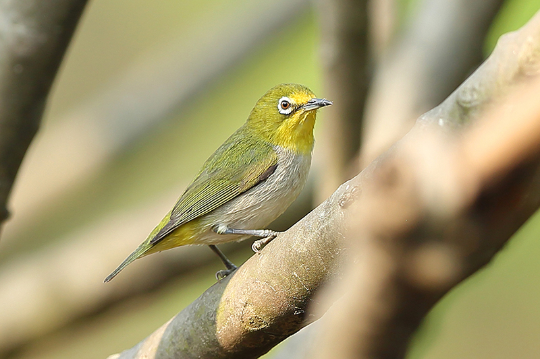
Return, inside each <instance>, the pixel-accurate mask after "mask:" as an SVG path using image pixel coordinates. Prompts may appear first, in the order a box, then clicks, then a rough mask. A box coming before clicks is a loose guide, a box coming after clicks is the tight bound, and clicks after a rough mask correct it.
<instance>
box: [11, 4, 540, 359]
mask: <svg viewBox="0 0 540 359" xmlns="http://www.w3.org/2000/svg"><path fill="white" fill-rule="evenodd" d="M419 1H420V0H418V1H413V0H407V1H401V2H399V7H398V10H399V12H398V14H397V15H398V17H399V23H400V25H399V26H401V27H406V26H407V22H408V21H410V19H412V18H414V16H413V15H414V13H415V11H416V9H417V6H418V2H419ZM539 9H540V0H508V1H506V2H505V5H504V6H503V8H502V10H501V11H500V13H499V14H498V15H497V18H496V20H495V21H494V23H493V25H492V27H491V29H490V32H489V35H488V36H487V38H486V40H485V51H484V52H485V56H487V55H489V53H490V51H491V50H492V49H493V47H494V46H495V43H496V41H497V39H498V37H499V36H500V35H501V34H503V33H505V32H508V31H511V30H514V29H517V28H519V27H520V26H521V25H523V24H524V23H525V22H526V21H527V20H528V19H529V18H530V17H531V16H532V15H533V14H534V13H535V12H536V11H538V10H539ZM456 26H459V24H456ZM320 38H321V28H320V21H319V14H318V12H317V8H316V6H314V5H313V4H311V3H310V2H309V1H306V0H294V1H285V0H276V1H272V2H267V1H263V0H182V1H178V0H157V1H152V2H149V1H143V0H129V1H128V0H93V1H91V2H90V3H89V6H88V8H87V9H86V11H85V13H84V16H83V18H82V21H81V23H80V24H79V27H78V30H77V32H76V35H75V37H74V40H73V42H72V44H71V46H70V49H69V51H68V54H67V56H66V58H65V60H64V62H63V65H62V68H61V71H60V74H59V76H58V78H57V80H56V83H55V85H54V89H53V92H52V94H51V97H50V101H49V103H48V107H47V112H46V117H45V119H44V121H43V124H42V128H41V130H40V132H39V134H38V136H37V138H36V139H35V140H34V142H33V144H32V146H31V148H30V150H29V152H28V154H27V156H26V158H25V160H24V162H23V166H22V168H21V170H20V172H19V176H18V179H17V182H16V185H15V188H14V191H13V193H12V197H11V201H10V209H11V211H12V213H13V217H12V218H11V219H10V221H9V222H8V223H7V225H6V226H5V228H4V231H3V233H2V239H1V241H0V357H6V358H13V359H15V358H17V359H22V358H25V359H31V358H36V359H37V358H40V359H42V358H81V359H84V358H103V357H106V356H107V355H109V354H113V353H116V352H119V351H121V350H123V349H126V348H129V347H131V346H133V345H135V344H136V343H137V342H139V341H140V340H141V339H143V338H144V337H146V336H147V335H148V334H150V333H151V332H152V331H154V330H155V329H156V328H157V327H159V326H160V325H161V324H163V323H164V322H166V321H167V320H168V319H170V318H171V317H172V316H174V315H175V314H176V313H177V312H179V311H180V310H182V309H183V308H184V307H185V306H187V305H188V304H189V303H190V302H191V301H193V300H194V299H195V298H197V297H198V296H199V295H200V294H201V293H202V292H204V290H205V289H206V288H208V287H209V286H211V285H212V284H213V283H214V282H215V279H214V273H215V272H216V271H217V270H219V269H221V263H220V262H219V260H218V259H217V258H215V257H214V256H213V255H212V253H211V252H210V251H209V250H208V249H207V248H204V247H185V248H180V249H176V250H173V251H169V252H166V253H161V254H158V255H154V256H151V257H147V258H144V259H141V260H139V261H136V262H135V263H134V264H132V265H131V266H130V267H128V268H127V269H126V270H125V271H124V272H122V274H121V275H119V276H118V278H116V279H115V280H114V281H112V282H111V283H108V284H103V283H102V280H103V278H104V277H105V276H106V275H107V274H108V273H109V272H110V271H111V270H112V269H114V268H115V267H116V265H117V264H118V263H120V261H121V260H122V259H123V258H124V257H125V256H127V255H128V254H129V253H130V252H131V251H132V250H133V249H134V248H135V247H136V245H137V244H138V243H139V242H141V241H142V240H143V239H144V238H145V237H146V235H147V234H148V233H149V232H150V231H151V230H152V228H153V226H154V225H155V224H157V223H158V222H159V220H160V219H161V217H162V216H163V215H164V214H165V213H166V212H167V211H168V210H169V209H170V208H171V206H172V205H173V204H174V203H175V201H176V198H177V197H178V196H179V195H180V194H181V193H182V191H183V189H184V188H185V187H186V186H187V184H188V183H189V181H190V180H191V178H192V177H193V176H194V175H195V174H196V173H197V171H198V169H199V167H200V166H201V164H202V163H203V161H204V160H205V159H206V158H207V157H208V156H209V155H210V154H211V153H212V152H213V151H214V150H215V149H216V148H217V147H218V146H219V145H220V144H221V143H222V142H223V141H224V140H225V139H226V138H227V137H228V136H229V135H230V134H231V133H232V132H234V130H235V129H236V128H238V127H239V126H240V125H241V124H242V123H243V122H244V121H245V119H246V117H247V115H248V114H249V111H250V110H251V108H252V106H253V105H254V103H255V102H256V100H257V99H258V98H259V97H260V96H261V95H262V94H263V93H264V92H265V91H266V90H268V89H269V88H271V87H272V86H274V85H276V84H278V83H282V82H297V83H302V84H305V85H307V86H308V87H310V88H311V89H312V90H313V91H314V92H315V93H316V94H317V95H319V96H321V97H323V96H325V89H324V87H323V84H322V82H323V81H322V68H321V63H320V48H319V42H320ZM332 100H334V101H339V99H332ZM322 121H325V116H324V112H321V115H320V116H319V124H320V123H321V122H322ZM320 131H321V129H320V126H318V127H317V128H316V137H317V136H318V135H319V134H320ZM317 158H318V152H317V150H316V152H315V156H314V167H315V168H314V169H313V171H312V174H311V177H312V178H311V180H310V184H309V185H308V188H307V189H306V191H305V192H304V193H303V195H302V196H301V198H300V199H299V200H298V202H297V203H295V205H293V207H292V208H291V209H290V210H289V211H288V212H287V214H286V215H285V216H284V217H285V218H283V219H281V220H280V221H278V223H276V224H275V225H274V226H273V228H274V229H283V228H287V226H288V225H290V224H291V223H294V221H295V220H296V219H297V218H299V217H301V216H302V214H304V213H305V212H306V211H307V210H308V209H309V208H310V206H312V205H313V201H314V200H313V198H312V196H311V195H310V193H311V191H310V189H311V188H312V183H313V182H314V181H316V180H317V173H318V172H320V170H319V169H318V166H317V161H318V160H317ZM539 234H540V218H538V216H537V218H532V219H531V220H530V221H529V222H528V223H527V224H526V225H525V227H524V228H522V229H521V230H520V231H519V233H517V234H516V235H515V237H514V238H513V239H512V240H511V241H510V243H509V245H508V246H507V247H506V248H505V249H504V250H503V251H502V252H501V253H500V254H499V255H498V256H497V257H496V259H495V260H494V261H493V262H492V263H491V264H490V265H489V266H488V267H487V268H485V269H484V270H482V271H481V272H479V273H477V274H476V275H475V276H473V277H472V278H470V279H469V280H467V281H466V282H464V283H463V284H462V285H460V286H459V287H458V288H456V289H455V290H453V291H452V292H451V293H449V295H447V296H446V297H445V298H444V299H443V300H442V301H441V302H440V303H439V304H438V305H437V306H436V308H434V310H433V311H432V313H431V314H430V315H429V317H428V318H427V320H426V321H425V323H424V324H423V326H422V329H421V331H420V332H419V333H418V335H417V337H416V338H415V341H414V343H413V345H412V347H411V349H410V353H409V358H411V359H413V358H414V359H431V358H433V359H434V358H540V340H538V339H539V338H540V261H538V258H539V257H540V241H538V236H539ZM225 249H226V252H228V253H229V254H230V256H231V258H232V259H233V261H235V262H236V263H237V264H238V263H242V262H243V261H245V260H246V259H247V258H248V257H249V256H250V255H251V254H252V253H251V251H250V243H247V242H246V243H241V244H238V245H228V246H225ZM286 343H287V341H286V342H285V343H284V344H282V345H287V344H286ZM279 350H280V347H279V346H278V347H277V348H275V349H274V350H272V351H271V352H270V353H269V354H267V355H266V356H265V358H271V357H272V356H273V355H275V354H276V353H279Z"/></svg>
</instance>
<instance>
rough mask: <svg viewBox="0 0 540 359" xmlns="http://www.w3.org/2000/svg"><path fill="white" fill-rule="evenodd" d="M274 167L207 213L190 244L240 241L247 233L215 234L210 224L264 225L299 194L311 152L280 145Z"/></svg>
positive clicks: (253, 226)
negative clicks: (232, 197) (197, 234)
mask: <svg viewBox="0 0 540 359" xmlns="http://www.w3.org/2000/svg"><path fill="white" fill-rule="evenodd" d="M274 149H275V150H276V152H277V155H278V164H277V168H276V171H275V172H274V173H273V174H272V175H271V176H270V177H268V178H267V179H266V180H265V181H264V182H263V183H260V184H258V185H257V186H255V187H253V188H252V189H250V190H248V191H247V192H245V193H243V194H241V195H240V196H238V197H236V198H235V199H233V200H231V201H230V202H228V203H226V204H224V205H223V206H221V207H219V208H217V209H216V210H214V211H212V212H210V213H209V214H207V215H206V216H205V218H204V222H203V228H204V232H203V233H202V234H201V235H200V236H198V238H197V241H196V242H194V243H193V244H219V243H224V242H230V241H239V240H243V239H246V238H249V237H250V236H245V235H230V234H228V235H223V234H217V233H215V232H214V231H213V228H215V227H217V226H220V227H223V226H227V227H228V228H233V229H265V228H266V226H268V225H269V224H270V223H271V222H272V221H274V220H275V219H276V218H277V217H279V216H280V215H281V214H282V213H283V212H285V210H286V209H287V208H288V207H289V206H290V205H291V203H292V202H293V201H294V200H295V199H296V198H297V197H298V195H299V194H300V191H301V190H302V188H303V187H304V184H305V183H306V180H307V175H308V172H309V167H310V165H311V154H310V155H300V154H296V153H294V152H292V151H290V150H286V149H284V148H281V147H279V146H275V147H274Z"/></svg>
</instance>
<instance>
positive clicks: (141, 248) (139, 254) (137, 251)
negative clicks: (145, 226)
mask: <svg viewBox="0 0 540 359" xmlns="http://www.w3.org/2000/svg"><path fill="white" fill-rule="evenodd" d="M148 249H149V248H148V245H146V246H145V245H144V244H143V245H141V246H139V248H137V249H135V251H134V252H133V253H131V254H130V255H129V256H128V257H127V258H126V259H125V260H124V261H123V262H122V263H121V264H120V265H119V266H118V268H116V269H115V270H114V271H113V272H112V273H111V274H109V275H108V276H107V278H105V280H104V281H103V282H104V283H107V282H110V281H111V280H112V279H113V278H114V277H116V276H117V275H118V273H120V272H121V271H122V269H124V268H126V267H127V265H128V264H130V263H131V262H133V261H134V260H135V259H138V258H140V257H142V256H143V255H144V253H145V252H146V251H147V250H148Z"/></svg>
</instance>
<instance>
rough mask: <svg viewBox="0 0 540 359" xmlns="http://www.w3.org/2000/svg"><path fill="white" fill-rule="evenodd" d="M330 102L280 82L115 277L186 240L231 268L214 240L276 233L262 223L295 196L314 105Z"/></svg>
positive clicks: (307, 153)
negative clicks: (136, 262) (203, 246)
mask: <svg viewBox="0 0 540 359" xmlns="http://www.w3.org/2000/svg"><path fill="white" fill-rule="evenodd" d="M331 104H332V102H331V101H328V100H325V99H319V98H316V97H315V95H314V94H313V92H311V90H309V89H308V88H307V87H305V86H302V85H297V84H281V85H278V86H276V87H274V88H272V89H270V90H269V91H268V92H267V93H266V94H265V95H264V96H263V97H261V98H260V99H259V101H257V103H256V104H255V107H254V108H253V110H252V111H251V114H250V115H249V117H248V119H247V121H246V123H245V124H244V125H243V126H242V127H240V128H239V129H238V130H237V131H236V132H235V133H234V134H233V135H232V136H231V137H229V138H228V139H227V141H225V143H224V144H222V145H221V147H219V148H218V149H217V151H216V152H214V154H212V156H210V158H209V159H208V160H206V162H205V163H204V165H203V167H202V169H201V171H200V172H199V174H198V175H197V177H196V178H195V180H193V182H192V183H191V184H190V185H189V187H188V188H187V189H186V191H185V192H184V194H183V195H182V196H181V197H180V199H179V200H178V202H176V205H175V206H174V208H173V209H172V210H171V211H170V212H169V213H168V214H167V215H166V216H165V218H163V220H162V221H161V223H159V224H158V225H157V226H156V228H154V230H153V231H152V233H150V235H149V236H148V238H147V239H146V240H145V241H144V242H143V243H142V244H141V245H140V246H139V247H138V248H137V249H135V251H134V252H133V253H131V254H130V255H129V257H127V258H126V259H125V260H124V262H122V264H120V266H118V268H116V269H115V270H114V271H113V272H112V273H111V274H110V275H109V276H108V277H107V278H106V279H105V282H108V281H110V280H111V279H113V278H114V277H115V276H116V275H117V274H118V273H119V272H120V271H121V270H122V269H124V268H125V267H126V266H127V265H128V264H130V263H131V262H133V261H134V260H135V259H138V258H141V257H143V256H146V255H148V254H151V253H155V252H160V251H163V250H166V249H170V248H174V247H178V246H184V245H188V244H207V245H209V246H210V248H211V249H212V250H213V251H214V252H215V253H216V254H218V255H219V256H220V258H221V260H222V261H223V263H224V264H225V266H226V267H227V270H226V271H219V272H218V273H217V274H216V276H218V278H220V277H224V276H226V275H228V274H229V273H230V272H232V271H234V270H235V269H236V266H235V265H234V264H233V263H231V262H230V261H229V260H228V259H227V258H226V257H225V256H224V255H223V253H221V251H220V250H219V249H218V248H217V247H216V246H215V245H216V244H219V243H224V242H230V241H239V240H242V239H246V238H248V237H251V236H255V237H261V238H263V239H261V240H258V241H256V242H255V243H254V244H253V250H254V251H256V252H257V251H259V250H261V249H262V247H263V246H264V245H266V244H267V243H268V242H270V241H271V240H272V239H273V238H274V237H275V236H276V235H277V232H274V231H270V230H264V229H256V228H264V227H266V226H267V225H268V224H270V223H271V222H272V221H273V220H275V219H276V218H277V217H279V216H280V215H281V214H282V213H283V212H284V211H285V209H287V207H289V206H290V204H291V203H292V202H293V201H294V200H295V199H296V197H297V196H298V195H299V194H300V191H301V189H302V188H303V187H304V184H305V182H306V179H307V175H308V172H309V167H310V166H311V151H312V149H313V143H314V138H313V126H314V125H315V117H316V112H317V109H319V108H321V107H324V106H329V105H331Z"/></svg>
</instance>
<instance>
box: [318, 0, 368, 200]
mask: <svg viewBox="0 0 540 359" xmlns="http://www.w3.org/2000/svg"><path fill="white" fill-rule="evenodd" d="M367 4H368V1H367V0H338V1H335V0H321V1H320V4H319V14H320V15H319V16H320V19H321V44H320V46H321V47H320V52H321V59H322V65H323V69H324V72H323V74H324V85H325V94H326V96H327V97H328V98H329V99H334V100H335V101H334V105H333V106H331V107H330V108H328V111H326V112H325V117H326V120H325V121H323V122H322V123H321V126H322V130H321V131H320V134H321V136H320V140H319V141H318V142H319V144H318V145H317V149H316V151H317V153H318V154H319V157H320V158H321V159H320V161H321V163H318V167H319V168H320V169H321V170H320V172H319V173H318V184H317V189H316V191H315V200H316V202H317V203H320V202H322V201H323V200H324V199H326V198H328V196H329V195H330V194H332V192H334V191H335V190H336V188H337V187H339V185H340V184H342V183H343V181H345V180H347V179H349V178H351V177H352V176H354V175H355V174H356V173H355V172H350V169H349V164H350V162H351V160H352V159H353V157H354V156H355V155H356V152H357V150H358V147H359V144H360V133H361V130H362V122H361V121H359V114H361V113H362V112H363V109H364V101H365V97H366V95H367V90H368V86H369V77H370V76H369V55H370V54H369V44H368V38H369V36H368V19H367V14H368V5H367ZM316 157H317V156H316Z"/></svg>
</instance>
